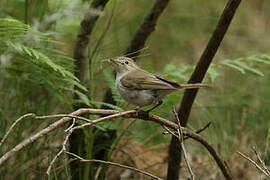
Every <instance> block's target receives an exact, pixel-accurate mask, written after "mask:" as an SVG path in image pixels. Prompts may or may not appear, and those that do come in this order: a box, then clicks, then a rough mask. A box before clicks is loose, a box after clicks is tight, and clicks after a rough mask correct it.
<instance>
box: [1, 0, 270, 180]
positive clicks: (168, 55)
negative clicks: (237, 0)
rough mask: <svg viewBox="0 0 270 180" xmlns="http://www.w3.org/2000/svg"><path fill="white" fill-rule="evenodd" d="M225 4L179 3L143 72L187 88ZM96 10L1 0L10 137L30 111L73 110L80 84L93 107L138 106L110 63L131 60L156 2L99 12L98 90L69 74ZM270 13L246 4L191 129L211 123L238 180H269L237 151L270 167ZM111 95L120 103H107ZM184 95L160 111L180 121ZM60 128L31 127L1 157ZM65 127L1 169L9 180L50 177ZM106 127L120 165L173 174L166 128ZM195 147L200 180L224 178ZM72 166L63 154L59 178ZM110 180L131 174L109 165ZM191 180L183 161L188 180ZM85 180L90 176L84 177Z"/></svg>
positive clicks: (83, 2)
mask: <svg viewBox="0 0 270 180" xmlns="http://www.w3.org/2000/svg"><path fill="white" fill-rule="evenodd" d="M226 2H227V1H226V0H220V1H215V0H208V1H202V0H182V1H171V2H170V3H169V5H168V7H167V8H166V9H165V11H164V12H163V14H162V15H161V17H160V19H159V21H158V23H157V26H156V28H155V31H154V33H153V34H152V35H151V36H150V37H149V39H148V41H147V43H146V44H147V47H148V48H147V49H145V50H144V51H143V52H142V56H141V57H139V59H138V61H137V63H138V64H139V66H141V67H143V68H144V69H146V70H148V71H150V72H153V73H155V74H158V75H161V76H162V77H165V78H168V79H171V80H174V81H177V82H179V83H186V82H187V81H188V79H189V77H190V75H191V73H192V71H193V68H194V66H195V65H196V62H197V61H198V59H199V58H200V55H201V54H202V52H203V50H204V48H205V47H206V44H207V42H208V40H209V38H210V37H211V34H212V32H213V31H214V29H215V26H216V24H217V21H218V19H219V16H220V15H221V13H222V10H223V8H224V6H225V4H226ZM90 3H91V1H89V0H77V1H74V0H1V1H0V18H1V19H0V38H1V39H0V47H1V48H0V99H1V100H0V137H1V138H2V137H3V136H4V134H5V132H6V131H7V128H8V127H9V126H10V125H11V124H12V122H14V121H15V120H16V119H17V118H18V117H20V116H22V115H24V114H26V113H30V112H31V113H36V114H37V115H48V114H58V113H70V112H72V111H73V110H72V105H73V104H74V103H75V102H74V100H73V93H76V92H74V90H73V87H74V86H77V87H79V88H81V89H85V88H88V89H89V97H90V98H87V97H85V96H83V95H79V96H80V99H79V100H78V101H80V102H81V103H84V104H85V105H87V106H88V107H93V108H98V107H100V106H101V105H105V106H107V107H109V108H114V109H117V110H128V109H131V108H133V106H131V105H128V104H127V103H125V102H124V101H123V100H122V99H121V98H120V97H119V95H118V94H117V92H116V91H115V88H114V75H113V68H112V67H111V65H110V64H107V63H102V62H101V60H103V59H105V58H110V57H115V56H120V55H123V53H124V50H125V49H126V47H127V46H128V45H129V43H130V40H131V39H132V37H133V36H134V33H135V32H136V30H137V28H138V26H139V25H140V23H141V22H142V20H143V18H144V16H145V15H146V14H147V12H148V11H149V9H150V8H151V6H152V4H153V3H154V1H153V0H148V1H145V0H129V1H127V0H110V1H109V2H108V4H107V5H106V8H105V11H104V12H97V13H101V14H100V15H101V16H100V18H99V20H98V21H97V24H96V25H95V27H94V30H93V33H92V35H91V38H90V44H89V63H90V67H89V68H90V80H89V81H90V87H81V85H80V84H79V82H77V80H76V78H75V77H73V76H71V75H70V73H71V74H73V73H74V63H73V62H74V60H73V59H72V57H73V51H74V46H75V42H76V38H77V32H78V29H79V25H80V22H81V20H82V18H83V15H84V13H85V12H86V11H87V10H88V8H89V4H90ZM269 16H270V1H268V0H257V1H253V0H245V1H243V2H242V4H240V7H239V9H238V10H237V12H236V15H235V17H234V19H233V21H232V24H231V26H230V27H229V30H228V32H227V34H226V36H225V38H224V40H223V42H222V44H221V46H220V48H219V50H218V52H217V54H216V56H215V58H214V61H213V64H212V65H211V67H210V69H209V71H208V74H207V77H206V78H205V80H204V82H205V83H209V84H211V85H212V86H213V88H210V89H202V90H200V92H199V94H198V96H197V98H196V101H195V103H194V105H193V109H192V112H191V117H190V120H189V124H188V128H190V129H192V130H197V129H200V128H201V127H203V126H204V125H206V124H207V123H208V122H211V126H210V127H209V128H208V129H207V130H205V131H204V132H203V133H202V135H203V136H204V137H205V139H206V140H207V141H208V142H209V143H210V144H211V145H213V146H214V148H215V149H216V150H217V151H218V153H219V154H220V155H221V156H222V157H223V158H224V159H225V160H226V161H227V162H228V164H229V165H230V167H231V168H232V171H233V175H234V176H235V177H237V179H257V178H258V177H260V173H259V172H258V171H257V170H256V169H255V168H254V167H253V166H252V165H251V164H250V163H249V162H247V161H246V160H244V159H242V158H241V157H239V155H237V154H236V153H235V152H236V151H241V152H243V153H246V154H248V155H250V156H251V157H253V158H254V159H255V156H254V153H253V151H252V147H255V148H256V149H257V151H258V152H259V153H260V155H261V157H262V158H263V159H264V161H265V163H266V164H268V165H269V164H270V146H269V143H270V121H269V119H270V71H269V68H270V55H269V54H270V52H269V43H270V36H269V34H270V23H269ZM69 76H71V78H70V77H69ZM109 88H111V90H112V92H113V98H114V100H115V101H116V102H117V104H116V105H111V104H105V103H104V102H103V99H104V95H105V92H106V90H107V89H109ZM77 93H78V92H77ZM78 94H79V93H78ZM182 95H183V91H179V92H176V93H173V94H171V95H170V96H168V97H167V98H166V100H165V102H164V104H163V105H162V106H161V107H159V108H158V109H156V110H155V111H154V112H153V114H157V115H159V116H162V117H164V118H167V119H173V118H174V116H173V113H172V109H173V107H179V104H180V102H181V97H182ZM54 121H56V119H55V120H44V121H37V120H32V119H27V120H24V121H23V122H21V123H19V125H17V127H16V128H15V129H14V131H13V132H12V133H11V135H10V136H9V138H8V140H7V141H6V142H5V143H4V144H3V145H2V146H1V147H0V153H1V154H3V153H4V152H6V151H8V150H9V149H11V148H12V147H14V146H15V145H16V144H18V143H19V142H21V141H22V140H23V139H25V138H27V137H29V136H30V135H31V134H34V133H35V132H38V131H39V130H41V129H43V128H45V127H46V126H48V125H49V124H50V123H52V122H54ZM64 128H65V127H64ZM64 128H59V129H58V130H56V131H55V132H53V133H52V134H51V135H50V136H46V137H43V138H42V139H40V140H38V141H37V142H35V143H33V144H32V145H30V146H28V147H26V148H25V149H24V150H23V151H21V152H19V153H18V154H16V156H15V157H12V158H11V159H9V160H8V161H7V162H6V163H5V165H4V166H2V167H0V171H1V173H0V178H1V179H44V178H45V177H46V174H45V172H46V169H47V167H48V164H49V162H50V161H51V160H52V158H53V157H54V156H55V154H56V153H57V152H58V151H59V150H60V148H61V142H62V141H63V137H64V131H63V130H64ZM103 129H111V130H116V131H117V135H118V138H117V142H115V143H114V147H115V149H113V150H111V152H110V159H111V161H115V162H119V163H122V164H127V165H131V166H135V167H137V168H140V169H144V170H146V171H149V172H152V173H154V174H156V175H158V176H160V177H163V178H165V177H166V173H167V171H166V168H167V159H168V155H167V150H168V145H169V142H170V136H169V135H163V134H162V132H163V131H164V130H163V129H162V128H161V127H160V126H159V125H157V124H154V123H152V122H144V121H140V120H131V119H117V120H114V121H110V122H105V123H102V124H100V131H99V133H102V131H103ZM95 135H96V134H95ZM120 149H121V150H120ZM186 149H187V151H188V154H189V157H188V158H189V160H190V163H191V166H192V168H193V171H194V173H195V174H196V175H197V176H198V177H201V178H202V179H222V178H223V177H222V174H221V173H220V171H219V169H218V168H217V166H216V164H215V162H214V161H213V159H212V158H211V157H210V156H209V154H208V153H207V151H206V150H205V149H204V148H203V147H202V146H201V145H199V144H198V143H196V142H193V141H191V140H189V141H186ZM91 151H94V150H93V149H91ZM90 154H91V153H90ZM88 157H90V158H91V156H88ZM68 163H69V162H68V158H67V157H65V156H61V158H60V159H59V160H58V161H57V163H56V164H55V166H54V168H53V173H52V177H51V178H52V179H57V178H59V179H66V178H68V177H69V175H70V174H69V169H68V166H67V165H68ZM15 169H16V171H15ZM128 173H129V172H128ZM106 174H107V179H119V177H124V176H125V175H126V174H127V172H126V171H125V170H123V169H119V168H116V167H110V168H109V169H108V170H107V172H106ZM188 175H189V174H188V171H187V169H186V167H185V165H184V163H183V167H182V169H181V177H183V178H181V179H185V178H186V177H188ZM80 177H81V179H83V178H85V177H84V176H83V175H81V176H80ZM129 177H130V179H145V176H142V175H139V174H136V173H133V172H132V173H131V174H129ZM86 179H87V178H86ZM258 179H259V178H258Z"/></svg>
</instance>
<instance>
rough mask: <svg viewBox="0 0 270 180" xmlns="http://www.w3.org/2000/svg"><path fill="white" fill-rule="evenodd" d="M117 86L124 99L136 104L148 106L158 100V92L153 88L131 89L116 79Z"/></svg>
mask: <svg viewBox="0 0 270 180" xmlns="http://www.w3.org/2000/svg"><path fill="white" fill-rule="evenodd" d="M116 88H117V90H118V92H119V94H120V95H121V97H122V98H123V99H124V100H126V101H127V102H128V103H130V104H134V105H136V106H140V107H143V106H147V105H150V104H152V103H154V102H155V101H156V100H157V95H156V92H155V91H153V90H130V89H127V88H125V87H124V86H122V84H121V83H120V81H116Z"/></svg>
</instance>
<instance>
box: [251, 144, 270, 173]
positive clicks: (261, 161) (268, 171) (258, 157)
mask: <svg viewBox="0 0 270 180" xmlns="http://www.w3.org/2000/svg"><path fill="white" fill-rule="evenodd" d="M252 149H253V151H254V153H255V155H256V156H257V159H258V160H259V161H260V163H261V165H262V167H263V169H264V170H265V171H266V172H267V173H268V174H269V175H270V170H269V169H268V168H267V167H266V165H265V163H264V162H263V160H262V158H261V157H260V155H259V153H258V152H257V150H256V148H255V147H253V148H252Z"/></svg>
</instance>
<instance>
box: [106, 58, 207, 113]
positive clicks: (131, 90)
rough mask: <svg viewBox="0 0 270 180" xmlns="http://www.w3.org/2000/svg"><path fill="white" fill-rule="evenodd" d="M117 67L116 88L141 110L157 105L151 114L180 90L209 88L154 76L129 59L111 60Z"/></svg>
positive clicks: (205, 85)
mask: <svg viewBox="0 0 270 180" xmlns="http://www.w3.org/2000/svg"><path fill="white" fill-rule="evenodd" d="M109 61H110V62H112V63H113V64H114V66H115V70H116V79H115V86H116V89H117V90H118V92H119V94H120V96H121V97H122V98H123V99H124V100H125V101H127V102H128V103H130V104H133V105H136V109H139V108H141V107H144V106H148V105H150V104H154V103H157V104H156V105H155V106H153V107H152V108H151V109H149V110H147V112H150V111H152V110H154V109H155V108H157V107H158V106H160V105H161V104H162V103H163V101H162V100H163V98H165V97H166V96H167V95H168V94H170V93H172V92H174V91H178V90H180V89H193V88H200V87H208V84H201V83H196V84H178V83H176V82H173V81H170V80H167V79H163V78H161V77H159V76H157V75H154V74H152V73H150V72H148V71H146V70H144V69H142V68H140V67H139V66H137V65H136V63H135V62H134V61H133V60H132V59H131V58H129V57H125V56H120V57H117V58H110V59H109Z"/></svg>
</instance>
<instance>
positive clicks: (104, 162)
mask: <svg viewBox="0 0 270 180" xmlns="http://www.w3.org/2000/svg"><path fill="white" fill-rule="evenodd" d="M66 153H67V154H69V155H72V156H74V157H76V158H77V159H79V160H80V161H81V162H96V163H102V164H107V165H112V166H116V167H120V168H124V169H129V170H132V171H135V172H138V173H141V174H144V175H146V176H149V177H151V178H153V179H159V180H161V178H159V177H157V176H155V175H153V174H151V173H149V172H146V171H143V170H141V169H137V168H135V167H131V166H126V165H123V164H119V163H115V162H110V161H102V160H97V159H89V160H88V159H83V158H82V157H80V156H78V155H76V154H74V153H71V152H66Z"/></svg>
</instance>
